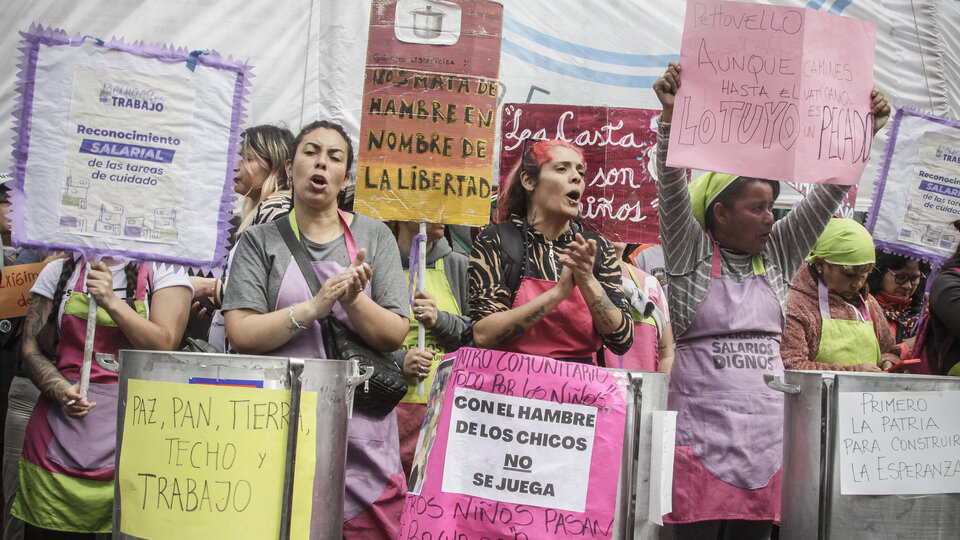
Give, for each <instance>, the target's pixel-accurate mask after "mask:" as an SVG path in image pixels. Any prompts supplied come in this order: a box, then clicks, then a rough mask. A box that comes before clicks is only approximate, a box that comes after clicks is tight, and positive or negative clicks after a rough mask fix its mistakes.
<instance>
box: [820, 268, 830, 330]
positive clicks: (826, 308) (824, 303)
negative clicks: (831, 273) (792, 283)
mask: <svg viewBox="0 0 960 540" xmlns="http://www.w3.org/2000/svg"><path fill="white" fill-rule="evenodd" d="M817 296H818V301H819V303H820V318H821V319H823V320H824V321H827V320H830V292H829V291H828V290H827V285H826V284H825V283H824V282H823V279H822V278H821V279H818V280H817Z"/></svg>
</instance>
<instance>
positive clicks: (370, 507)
mask: <svg viewBox="0 0 960 540" xmlns="http://www.w3.org/2000/svg"><path fill="white" fill-rule="evenodd" d="M288 219H289V220H290V226H291V227H293V230H294V232H295V233H296V234H297V237H298V238H299V237H300V233H299V231H298V229H297V222H296V219H295V213H294V212H291V213H290V215H289V217H288ZM340 220H341V223H342V224H343V231H344V241H345V242H346V244H347V254H348V256H349V258H350V260H351V261H352V260H354V259H355V258H356V256H357V243H356V241H355V240H354V239H353V234H352V233H351V232H350V227H349V226H348V225H347V222H346V219H345V218H344V215H343V212H340ZM311 264H312V265H313V269H314V271H315V272H316V273H317V277H318V278H319V279H320V282H321V283H323V282H324V281H325V280H327V279H329V278H331V277H333V276H336V275H338V274H340V273H341V272H343V271H344V270H346V268H344V267H343V266H341V265H340V264H338V263H336V262H333V261H313V262H312V263H311ZM370 289H371V287H367V288H366V289H364V291H363V293H364V294H366V295H367V296H370ZM312 297H313V293H312V292H311V291H310V286H309V285H308V284H307V282H306V280H305V279H304V277H303V274H302V273H301V272H300V267H299V266H298V265H297V263H296V261H295V260H293V259H292V258H291V260H290V263H289V264H288V265H287V268H286V270H285V271H284V274H283V281H281V283H280V290H279V292H278V293H277V304H276V308H275V309H278V310H280V309H285V308H287V306H291V305H293V304H296V303H299V302H303V301H305V300H307V299H309V298H312ZM333 313H334V314H335V315H336V317H337V319H339V320H340V321H341V322H342V323H343V324H345V325H347V326H348V327H349V328H350V329H353V328H354V327H353V325H352V324H351V323H350V319H349V318H348V317H347V314H346V312H345V311H344V310H343V308H342V307H341V306H340V304H339V303H337V304H334V306H333ZM309 326H310V328H309V329H308V330H304V331H302V332H300V333H299V334H297V335H296V336H294V337H293V338H292V339H291V340H290V341H288V342H287V343H286V344H285V345H283V346H282V347H280V348H278V349H275V350H273V351H271V352H270V353H269V354H270V355H272V356H295V357H301V358H326V353H325V350H324V348H323V335H322V332H321V329H320V328H321V326H320V321H314V322H312V323H310V325H309ZM405 485H406V480H405V478H404V475H403V469H402V468H401V466H400V439H399V435H398V432H397V413H396V410H394V411H391V412H390V414H388V415H386V416H383V417H377V416H372V415H368V414H365V413H363V412H362V411H359V410H357V409H356V408H354V410H353V417H352V418H351V419H350V421H349V423H348V425H347V468H346V488H345V490H344V501H343V521H344V523H343V537H344V538H357V539H363V540H366V539H376V538H389V539H391V540H392V539H394V538H396V537H397V534H398V533H399V530H400V513H401V511H402V510H403V498H404V494H405V493H406V487H405Z"/></svg>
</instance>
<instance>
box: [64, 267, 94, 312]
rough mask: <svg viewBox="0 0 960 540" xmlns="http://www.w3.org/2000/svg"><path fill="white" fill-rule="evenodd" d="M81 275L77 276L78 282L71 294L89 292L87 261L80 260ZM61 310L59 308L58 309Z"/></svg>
mask: <svg viewBox="0 0 960 540" xmlns="http://www.w3.org/2000/svg"><path fill="white" fill-rule="evenodd" d="M77 266H79V267H80V273H79V274H78V275H77V282H76V283H74V284H73V290H72V291H70V292H82V293H86V292H87V260H86V259H80V264H78V265H77ZM57 309H59V308H57Z"/></svg>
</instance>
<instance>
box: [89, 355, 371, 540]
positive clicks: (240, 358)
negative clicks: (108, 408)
mask: <svg viewBox="0 0 960 540" xmlns="http://www.w3.org/2000/svg"><path fill="white" fill-rule="evenodd" d="M96 360H97V362H98V363H99V364H100V365H101V366H103V367H104V368H105V369H109V370H111V371H118V373H119V385H120V388H119V398H120V400H119V403H118V407H117V448H118V454H117V464H118V469H117V478H120V477H121V475H122V474H123V471H121V470H120V469H119V463H120V458H119V455H120V452H122V450H123V449H122V447H121V442H122V441H123V424H124V419H125V418H126V408H127V403H126V401H127V387H128V383H129V381H130V380H131V379H140V380H147V381H163V382H174V383H189V382H190V380H191V379H193V378H212V379H217V380H236V379H242V380H248V381H249V380H254V381H257V382H258V383H262V387H263V388H265V389H291V410H299V396H300V392H299V391H298V388H299V389H302V390H303V391H305V392H317V410H316V426H312V428H313V429H311V430H310V431H311V432H312V433H315V434H317V437H316V468H315V471H314V472H315V475H314V483H313V506H312V512H311V519H310V537H311V538H340V536H341V520H342V514H343V493H344V474H345V468H346V453H347V419H348V418H349V416H350V413H351V408H352V405H353V391H354V388H355V387H356V386H357V385H359V384H363V382H364V381H366V380H367V379H369V378H370V376H371V375H372V374H373V372H372V370H370V371H367V372H365V373H363V374H362V375H361V374H359V373H358V368H357V364H356V362H346V361H343V360H315V359H306V360H303V359H296V358H280V357H270V356H246V355H233V354H231V355H227V354H207V353H193V352H183V351H181V352H158V351H133V350H123V351H120V362H119V363H118V362H115V361H113V360H114V359H113V358H112V355H97V358H96ZM298 374H299V376H298ZM251 390H252V391H256V390H257V389H256V388H252V389H251ZM295 418H296V417H295V416H292V417H291V420H290V426H291V429H290V430H288V432H290V433H293V434H295V433H296V431H297V429H296V424H295V422H294V419H295ZM295 441H296V437H295V436H294V437H290V438H288V440H287V454H288V459H287V464H288V467H289V464H290V463H291V460H290V459H289V457H290V455H292V454H293V448H294V447H295V445H296V442H295ZM284 476H285V486H284V491H285V496H284V501H283V505H282V507H283V514H282V515H281V516H280V517H281V537H284V532H288V530H289V529H286V530H285V528H284V523H285V522H286V518H287V516H288V515H289V506H288V501H287V500H286V494H287V493H292V490H291V489H290V487H291V486H292V478H293V471H292V469H289V468H288V470H287V471H285V473H284ZM287 481H289V482H291V484H287V483H286V482H287ZM119 485H120V483H119V482H117V487H116V501H117V504H116V505H115V509H114V524H113V532H114V537H115V538H134V537H133V536H131V535H129V534H125V533H122V532H121V531H120V523H121V520H120V516H121V513H122V512H123V511H125V510H127V509H124V508H121V506H120V504H119V501H120V488H119ZM263 496H267V494H263ZM273 496H277V497H279V496H281V494H280V493H275V494H273ZM133 510H135V509H131V511H133ZM287 523H288V522H287ZM175 526H176V525H175V524H171V527H175ZM164 532H165V533H168V532H169V531H164Z"/></svg>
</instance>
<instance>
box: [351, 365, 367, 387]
mask: <svg viewBox="0 0 960 540" xmlns="http://www.w3.org/2000/svg"><path fill="white" fill-rule="evenodd" d="M353 373H354V374H353V375H352V376H350V377H347V386H349V387H350V388H356V387H357V386H360V385H361V384H363V383H365V382H367V381H369V380H370V377H373V366H363V373H358V369H354V370H353Z"/></svg>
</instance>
